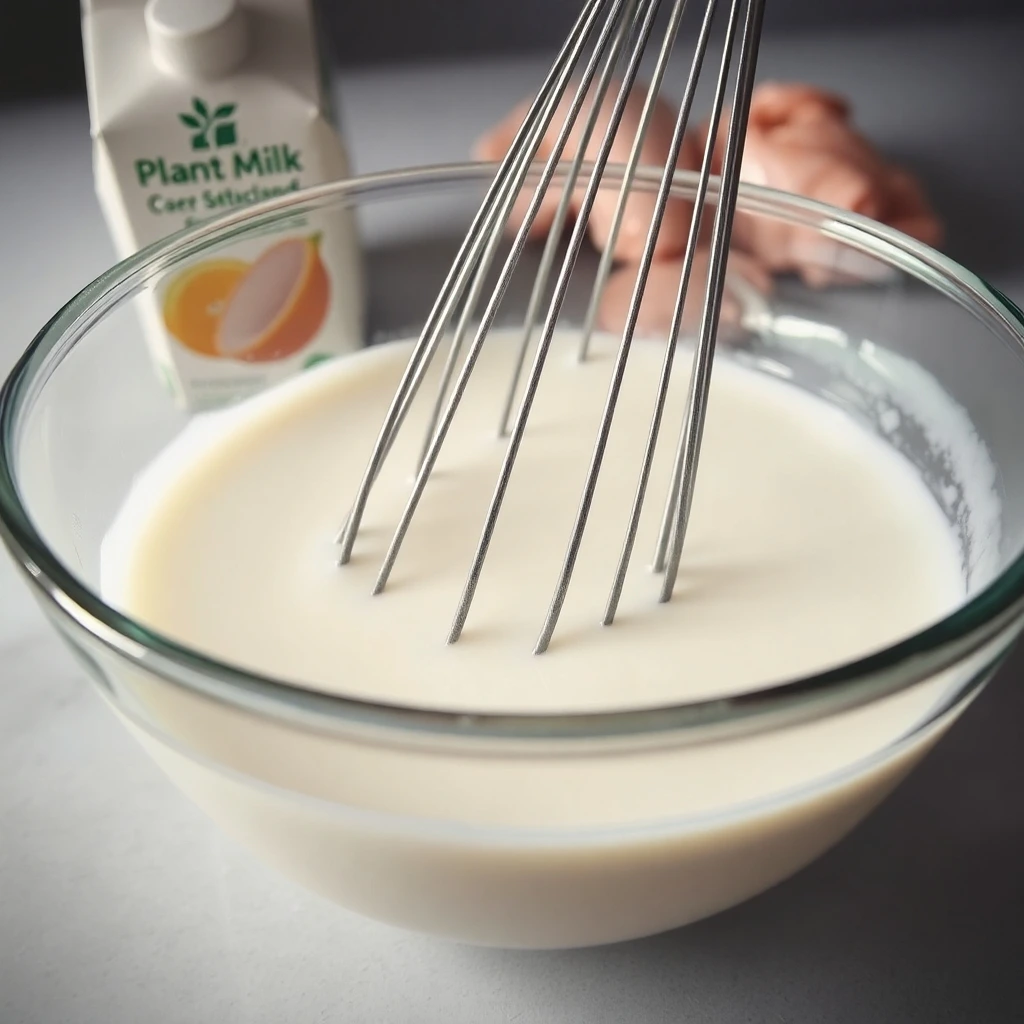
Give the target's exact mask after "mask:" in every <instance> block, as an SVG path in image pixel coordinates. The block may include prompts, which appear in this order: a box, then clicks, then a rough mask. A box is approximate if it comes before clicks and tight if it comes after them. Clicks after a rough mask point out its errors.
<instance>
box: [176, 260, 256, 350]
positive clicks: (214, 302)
mask: <svg viewBox="0 0 1024 1024" xmlns="http://www.w3.org/2000/svg"><path fill="white" fill-rule="evenodd" d="M248 269H249V264H248V263H246V262H245V261H244V260H235V259H216V260H203V261H202V262H200V263H193V264H192V266H190V267H186V268H185V270H183V271H182V272H181V273H180V274H178V275H177V277H175V278H174V279H173V280H172V281H171V284H170V286H169V287H168V289H167V292H166V293H165V295H164V301H163V314H164V324H165V325H166V327H167V330H168V331H170V333H171V334H172V335H173V336H174V337H175V338H177V339H178V341H180V342H181V343H182V344H183V345H184V346H185V347H186V348H190V349H192V351H193V352H198V353H200V354H201V355H204V356H216V355H217V354H218V353H217V349H216V344H215V343H216V337H217V327H218V325H219V324H220V319H221V315H222V314H223V312H224V310H225V308H226V307H227V302H228V299H229V298H230V297H231V294H232V293H233V292H234V290H235V288H236V287H237V286H238V283H239V282H240V281H241V280H242V279H243V277H245V273H246V271H247V270H248Z"/></svg>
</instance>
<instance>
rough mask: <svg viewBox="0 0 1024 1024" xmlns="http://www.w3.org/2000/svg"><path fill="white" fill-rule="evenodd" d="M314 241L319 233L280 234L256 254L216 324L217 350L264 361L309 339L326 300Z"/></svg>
mask: <svg viewBox="0 0 1024 1024" xmlns="http://www.w3.org/2000/svg"><path fill="white" fill-rule="evenodd" d="M319 243H320V236H319V235H314V236H313V237H311V238H286V239H284V240H283V241H281V242H278V243H277V244H276V245H272V246H271V247H270V248H269V249H267V250H266V251H265V252H264V253H262V254H261V255H260V257H259V258H258V259H257V260H256V262H255V263H253V264H252V266H251V267H250V268H249V271H248V273H247V274H246V275H245V277H244V278H243V279H242V280H241V281H240V282H239V283H238V287H237V288H235V289H234V290H233V291H232V293H231V296H230V299H229V300H228V303H227V307H226V308H225V310H224V314H223V316H222V317H221V318H220V322H219V324H218V325H217V330H216V338H215V341H214V347H215V349H216V352H217V354H218V355H221V356H224V357H225V358H228V359H241V360H244V361H246V362H255V363H262V362H269V361H271V360H274V359H284V358H285V357H286V356H290V355H293V354H294V353H296V352H298V351H299V350H300V349H301V348H303V347H304V346H305V345H307V344H308V343H309V342H310V341H311V340H312V339H313V337H314V336H315V335H316V333H317V331H319V330H320V326H321V325H322V324H323V322H324V317H325V316H326V315H327V307H328V304H329V302H330V282H329V281H328V279H327V271H326V270H325V269H324V265H323V262H322V260H321V259H320V247H319Z"/></svg>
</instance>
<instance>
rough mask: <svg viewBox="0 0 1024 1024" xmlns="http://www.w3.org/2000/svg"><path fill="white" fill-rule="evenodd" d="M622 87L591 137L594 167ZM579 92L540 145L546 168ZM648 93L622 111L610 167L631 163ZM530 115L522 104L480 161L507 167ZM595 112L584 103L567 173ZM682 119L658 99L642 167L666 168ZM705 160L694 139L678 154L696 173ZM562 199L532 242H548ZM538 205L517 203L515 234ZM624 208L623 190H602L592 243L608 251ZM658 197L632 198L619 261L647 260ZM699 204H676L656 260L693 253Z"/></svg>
mask: <svg viewBox="0 0 1024 1024" xmlns="http://www.w3.org/2000/svg"><path fill="white" fill-rule="evenodd" d="M620 85H621V83H620V82H617V81H616V82H612V84H611V85H610V86H609V89H608V92H607V94H606V95H605V99H604V102H603V103H602V105H601V112H600V114H599V116H598V118H597V123H596V125H595V127H594V132H593V134H592V135H591V137H590V140H589V143H588V145H587V148H586V158H587V159H588V160H593V159H594V158H595V157H596V156H597V152H598V149H599V148H600V145H601V140H602V138H603V137H604V133H605V132H606V131H607V129H608V124H609V122H610V120H611V113H612V108H613V106H614V104H615V97H616V95H617V93H618V90H619V88H620ZM573 94H574V90H573V89H571V88H570V90H569V91H568V93H567V95H566V96H565V97H563V99H562V101H561V103H560V104H559V108H558V110H557V111H556V112H555V116H554V119H553V120H552V123H551V127H550V128H549V129H548V132H547V134H546V135H545V136H544V138H543V139H542V141H541V145H540V149H539V150H538V153H537V160H538V161H539V162H540V165H541V166H543V162H544V161H546V160H547V159H548V157H549V156H550V155H551V152H552V150H553V149H554V146H555V143H556V142H557V141H558V133H559V130H560V129H561V126H562V124H563V123H564V121H565V119H566V117H567V116H568V112H569V107H570V105H571V102H572V96H573ZM646 96H647V91H646V89H644V88H640V87H638V88H636V89H634V90H633V92H632V93H631V94H630V97H629V100H628V101H627V103H626V109H625V110H624V111H623V115H622V120H621V122H620V123H619V127H618V130H617V131H616V133H615V138H614V141H613V142H612V147H611V152H610V154H609V158H608V159H609V163H612V164H615V163H619V164H624V163H625V162H626V161H627V160H628V159H629V152H630V149H631V148H632V146H633V138H634V136H635V135H636V132H637V128H638V127H639V124H640V116H641V114H642V113H643V107H644V100H645V99H646ZM529 108H530V103H529V101H527V102H523V103H521V104H519V106H517V107H516V108H515V109H514V110H513V111H512V112H511V113H510V114H509V115H508V116H507V117H506V118H505V119H504V120H503V121H501V123H500V124H498V125H496V126H495V127H494V128H492V129H491V130H490V131H488V132H487V133H486V134H485V135H483V136H482V137H481V138H480V139H479V140H478V141H477V143H476V145H475V146H474V148H473V155H474V156H475V157H476V159H478V160H500V159H502V158H503V157H504V156H505V153H506V152H507V151H508V148H509V146H510V145H511V144H512V140H513V139H514V138H515V135H516V132H517V131H518V130H519V127H520V125H521V124H522V123H523V119H524V118H525V117H526V114H527V111H528V110H529ZM589 110H590V101H589V98H588V101H587V102H586V103H584V105H583V108H582V109H581V111H580V114H579V116H578V117H577V119H576V124H575V125H574V127H573V131H572V132H571V134H570V136H569V139H568V141H567V143H566V146H565V149H564V151H563V153H562V163H563V164H564V165H565V166H568V164H569V162H570V161H571V160H572V159H573V157H574V156H575V155H576V152H577V151H578V149H579V144H580V138H581V136H582V130H583V126H584V124H585V122H586V118H587V115H588V113H589ZM675 117H676V115H675V113H674V111H673V110H672V109H671V108H670V107H669V106H668V104H666V103H665V102H664V101H662V100H661V99H659V100H658V101H657V102H656V104H655V109H654V113H653V115H652V117H651V123H650V127H649V128H648V130H647V135H646V137H645V139H644V144H643V147H642V149H641V152H640V165H641V166H644V165H653V166H655V167H663V166H664V165H665V160H666V159H667V158H668V151H669V147H670V146H671V143H672V132H673V129H674V128H675ZM701 156H702V153H701V151H700V150H699V149H698V148H697V144H696V141H695V139H694V138H693V137H692V136H691V135H689V134H688V135H687V137H686V138H685V139H684V141H683V146H682V148H681V149H680V152H679V160H678V161H677V166H678V167H680V168H684V169H689V170H693V169H696V168H698V167H699V166H700V160H701ZM587 179H588V176H587V175H586V174H581V175H580V180H579V184H578V186H577V188H576V189H574V191H573V198H572V205H571V207H570V213H571V215H572V216H573V217H575V216H576V215H577V214H578V212H579V208H580V204H581V202H582V199H583V195H584V192H585V190H586V184H587ZM560 195H561V192H560V190H559V189H558V188H556V187H552V188H551V189H549V190H548V193H547V195H545V197H544V200H543V202H542V204H541V207H540V210H539V211H538V213H537V218H536V220H534V222H533V225H532V227H531V229H530V237H531V238H543V237H544V236H545V235H546V234H547V232H548V230H549V228H550V227H551V223H552V221H553V219H554V216H555V209H556V208H557V206H558V201H559V198H560ZM532 198H533V188H528V189H524V190H523V192H521V193H520V195H519V197H518V199H517V200H516V205H515V208H514V209H513V211H512V216H511V218H510V222H509V227H510V229H511V230H517V229H518V228H519V226H520V225H521V224H522V221H523V217H524V216H525V214H526V210H527V208H528V207H529V203H530V200H531V199H532ZM617 202H618V189H617V188H615V187H614V186H612V185H607V186H604V187H602V189H601V190H600V192H599V193H598V196H597V199H596V200H595V201H594V208H593V210H592V211H591V215H590V221H589V223H588V225H587V227H588V231H589V234H590V238H591V241H592V242H593V243H594V245H595V246H596V247H597V248H599V249H604V247H605V246H606V244H607V243H608V238H609V233H610V230H611V225H612V220H613V218H614V214H615V207H616V204H617ZM654 205H655V196H654V194H653V193H651V192H646V193H640V192H637V193H635V194H633V195H632V196H631V197H630V198H629V200H628V202H627V203H626V209H625V214H624V216H623V220H622V226H621V228H620V230H619V236H618V239H617V241H616V245H615V255H616V257H617V258H619V259H622V260H638V259H639V258H640V256H641V254H642V253H643V248H644V242H645V241H646V238H647V231H648V228H649V226H650V223H651V218H652V216H653V215H654ZM691 212H692V204H691V203H687V202H684V201H682V200H678V199H673V200H670V201H669V203H668V205H667V206H666V209H665V219H664V221H663V222H662V228H661V232H660V233H659V235H658V241H657V244H656V247H655V257H656V258H662V257H672V256H678V255H679V254H680V253H682V251H683V249H684V248H685V246H686V237H687V233H688V231H689V229H690V214H691Z"/></svg>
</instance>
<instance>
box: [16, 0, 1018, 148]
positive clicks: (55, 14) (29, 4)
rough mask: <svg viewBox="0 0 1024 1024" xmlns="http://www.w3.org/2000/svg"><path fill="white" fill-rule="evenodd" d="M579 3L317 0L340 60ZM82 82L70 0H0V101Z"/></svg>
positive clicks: (524, 24) (871, 17) (971, 13)
mask: <svg viewBox="0 0 1024 1024" xmlns="http://www.w3.org/2000/svg"><path fill="white" fill-rule="evenodd" d="M579 5H580V0H321V7H322V11H323V21H324V26H325V30H326V31H327V32H328V33H329V34H330V44H331V50H332V51H333V53H334V57H335V60H337V61H338V62H340V63H343V64H345V65H346V66H354V65H359V64H367V63H379V62H385V61H392V60H402V61H407V60H429V59H441V58H445V57H454V56H465V55H468V54H479V55H485V54H487V53H515V52H521V51H526V50H531V49H541V48H550V47H552V46H554V45H555V43H556V42H557V41H558V40H559V39H560V38H561V36H562V34H563V33H564V32H565V29H566V27H567V25H568V23H569V21H570V20H571V18H572V16H573V14H574V13H575V12H576V11H578V10H579ZM1016 13H1024V6H1022V2H1021V0H769V2H768V7H767V15H766V26H765V27H766V31H768V32H772V31H776V30H783V29H786V30H794V31H797V30H799V29H800V28H821V27H823V26H832V27H835V28H836V29H837V30H842V29H854V28H856V27H857V26H863V25H871V24H873V25H877V24H893V25H896V24H906V23H908V22H915V21H916V22H920V23H930V24H934V23H936V22H938V21H950V20H954V19H964V20H971V21H975V22H977V21H985V20H992V19H997V18H1004V17H1009V16H1011V15H1013V14H1016ZM82 89H83V83H82V57H81V39H80V36H79V13H78V4H77V3H75V0H0V103H2V102H4V101H5V100H7V101H9V100H12V99H20V98H25V97H31V96H39V95H54V94H60V93H71V92H79V91H82ZM0 144H2V143H0Z"/></svg>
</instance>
